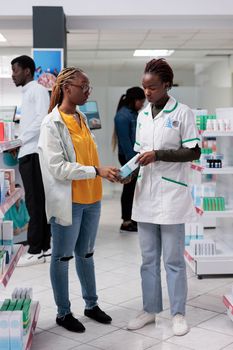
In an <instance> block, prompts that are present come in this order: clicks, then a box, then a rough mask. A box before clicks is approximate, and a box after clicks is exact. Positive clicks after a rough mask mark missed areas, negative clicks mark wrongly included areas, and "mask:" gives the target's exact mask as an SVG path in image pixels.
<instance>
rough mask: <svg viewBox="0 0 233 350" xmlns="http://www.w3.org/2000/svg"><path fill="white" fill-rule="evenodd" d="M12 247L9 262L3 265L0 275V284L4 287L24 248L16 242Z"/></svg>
mask: <svg viewBox="0 0 233 350" xmlns="http://www.w3.org/2000/svg"><path fill="white" fill-rule="evenodd" d="M13 249H14V253H13V255H12V257H11V259H10V262H9V264H7V265H6V266H5V269H4V272H3V274H2V276H1V277H0V284H1V285H3V286H4V287H6V285H7V283H8V281H9V279H10V277H11V275H12V273H13V272H14V269H15V267H16V265H17V262H18V261H19V258H20V257H21V255H22V254H23V252H24V249H25V248H24V246H23V245H22V244H16V245H14V247H13Z"/></svg>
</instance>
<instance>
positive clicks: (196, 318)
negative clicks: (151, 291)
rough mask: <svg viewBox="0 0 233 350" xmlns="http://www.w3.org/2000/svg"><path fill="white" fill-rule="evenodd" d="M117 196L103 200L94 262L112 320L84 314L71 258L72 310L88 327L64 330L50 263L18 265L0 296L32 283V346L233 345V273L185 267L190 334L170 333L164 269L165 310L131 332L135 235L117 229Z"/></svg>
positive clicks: (136, 286) (119, 349) (136, 293)
mask: <svg viewBox="0 0 233 350" xmlns="http://www.w3.org/2000/svg"><path fill="white" fill-rule="evenodd" d="M120 222H121V220H120V200H119V197H116V198H114V199H105V200H104V201H103V207H102V216H101V223H100V229H99V235H98V239H97V244H96V252H95V265H96V279H97V288H98V295H99V304H100V307H102V308H103V309H104V310H106V311H107V312H108V313H109V314H110V315H111V316H112V318H113V321H112V324H111V325H101V324H97V323H96V322H94V321H91V320H90V319H87V318H86V317H84V316H83V309H84V303H83V300H82V298H81V292H80V286H79V282H78V280H77V278H76V275H75V269H74V265H73V262H72V264H71V267H70V298H71V303H72V311H73V312H74V314H75V315H76V316H78V317H79V319H80V320H81V321H82V322H83V323H84V325H85V327H86V332H85V333H84V334H75V333H71V332H68V331H66V330H64V329H62V328H61V327H57V326H56V323H55V317H56V308H55V305H54V301H53V295H52V290H51V287H50V280H49V264H43V265H38V266H34V267H27V268H17V269H16V271H15V272H14V274H13V276H12V278H11V281H10V282H9V285H8V287H7V289H6V290H4V291H3V292H2V296H3V297H6V296H9V295H10V294H11V292H12V290H13V289H14V287H15V286H17V287H19V286H21V287H22V286H25V287H26V286H28V287H29V286H32V287H33V291H34V300H39V301H40V305H41V311H40V316H39V322H38V327H37V329H36V334H35V336H34V339H33V344H32V348H31V349H32V350H39V349H40V350H47V349H48V350H54V349H56V350H60V349H61V350H68V349H72V350H94V349H104V350H142V349H150V350H185V349H186V350H187V349H197V350H218V349H226V350H233V323H232V321H231V320H230V319H229V318H228V316H227V315H226V312H225V307H224V305H223V303H222V295H223V294H224V293H226V292H230V290H231V286H232V284H233V279H232V278H217V279H202V280H198V279H197V278H196V277H195V276H194V275H193V273H192V271H190V270H189V268H188V271H187V272H188V281H189V296H188V302H187V319H188V322H189V324H190V326H191V331H190V333H189V334H187V335H186V336H183V337H174V336H173V335H172V331H171V321H170V313H169V302H168V296H167V290H166V280H165V274H164V271H163V290H164V311H163V312H162V313H161V314H160V315H159V316H158V317H157V324H156V326H155V325H153V324H151V325H148V326H147V327H145V328H143V329H141V330H138V331H135V332H129V331H127V330H126V324H127V322H128V320H129V319H130V318H132V317H134V316H135V315H136V314H137V312H138V311H139V310H140V309H141V308H142V304H141V287H140V262H141V257H140V251H139V245H138V238H137V234H135V233H130V234H120V233H119V225H120Z"/></svg>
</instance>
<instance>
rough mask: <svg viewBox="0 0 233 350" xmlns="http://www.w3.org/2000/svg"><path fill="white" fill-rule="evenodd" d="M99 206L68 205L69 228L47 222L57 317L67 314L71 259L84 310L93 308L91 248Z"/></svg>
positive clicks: (93, 282)
mask: <svg viewBox="0 0 233 350" xmlns="http://www.w3.org/2000/svg"><path fill="white" fill-rule="evenodd" d="M100 208H101V203H100V202H96V203H94V204H77V203H73V206H72V225H70V226H62V225H59V224H56V223H55V219H54V218H52V219H51V232H52V237H53V249H52V257H51V265H50V278H51V283H52V287H53V294H54V299H55V302H56V305H57V310H58V316H59V317H61V316H65V315H66V314H68V313H70V312H71V310H70V305H71V304H70V300H69V278H68V272H69V260H70V259H71V258H72V257H73V253H74V256H75V265H76V271H77V274H78V277H79V280H80V283H81V288H82V296H83V299H84V300H85V304H86V306H85V307H86V309H92V308H93V307H94V306H96V305H97V299H98V297H97V295H96V282H95V269H94V260H93V253H94V245H95V239H96V235H97V230H98V225H99V218H100Z"/></svg>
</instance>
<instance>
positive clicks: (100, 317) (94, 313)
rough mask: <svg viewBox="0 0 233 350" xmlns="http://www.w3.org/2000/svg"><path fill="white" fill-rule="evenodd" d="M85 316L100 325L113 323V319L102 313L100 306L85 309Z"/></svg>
mask: <svg viewBox="0 0 233 350" xmlns="http://www.w3.org/2000/svg"><path fill="white" fill-rule="evenodd" d="M84 315H85V316H87V317H90V318H92V319H93V320H95V321H97V322H100V323H105V324H108V323H111V321H112V318H111V317H110V316H108V315H107V314H106V313H105V312H104V311H102V310H101V309H100V308H99V306H95V307H93V309H85V310H84Z"/></svg>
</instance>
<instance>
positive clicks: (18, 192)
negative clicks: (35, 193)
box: [0, 188, 23, 219]
mask: <svg viewBox="0 0 233 350" xmlns="http://www.w3.org/2000/svg"><path fill="white" fill-rule="evenodd" d="M22 194H23V190H22V189H21V188H16V189H15V191H14V192H13V193H12V194H11V195H10V196H8V197H6V200H5V202H4V203H3V204H2V205H0V219H2V218H3V217H4V215H5V213H6V212H7V210H8V209H10V207H11V206H12V205H14V204H15V202H16V201H17V200H18V199H19V198H20V197H21V196H22Z"/></svg>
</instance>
